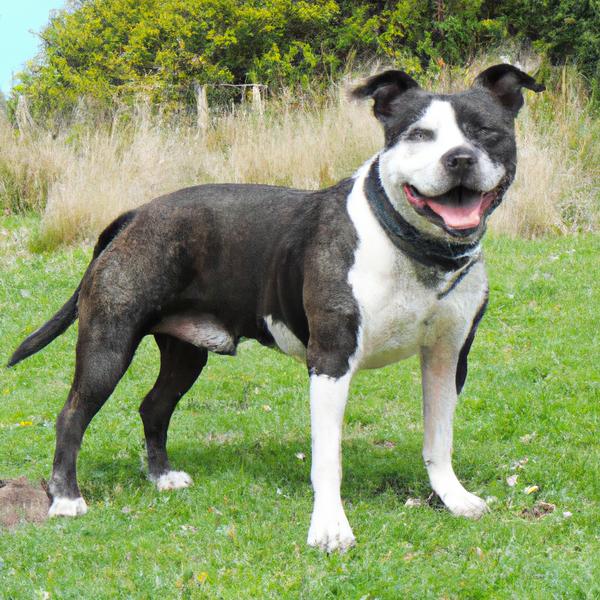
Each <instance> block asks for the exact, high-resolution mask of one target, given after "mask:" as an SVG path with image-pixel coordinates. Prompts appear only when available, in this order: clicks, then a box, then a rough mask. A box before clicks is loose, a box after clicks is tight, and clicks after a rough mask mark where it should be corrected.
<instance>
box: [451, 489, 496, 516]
mask: <svg viewBox="0 0 600 600" xmlns="http://www.w3.org/2000/svg"><path fill="white" fill-rule="evenodd" d="M440 498H441V499H442V502H443V503H444V504H445V505H446V506H447V507H448V510H450V512H451V513H452V514H453V515H456V516H457V517H467V518H469V519H479V518H480V517H481V516H483V515H484V514H485V513H486V512H488V511H489V508H488V505H487V504H486V503H485V501H484V500H482V499H481V498H479V496H476V495H475V494H471V493H470V492H467V490H465V489H464V488H463V489H461V490H460V491H456V492H454V491H453V492H449V493H447V494H445V495H444V496H440Z"/></svg>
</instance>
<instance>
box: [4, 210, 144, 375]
mask: <svg viewBox="0 0 600 600" xmlns="http://www.w3.org/2000/svg"><path fill="white" fill-rule="evenodd" d="M134 216H135V211H134V210H132V211H129V212H126V213H123V214H122V215H121V216H120V217H118V218H117V219H115V220H114V221H113V222H112V223H111V224H110V225H109V226H108V227H107V228H106V229H105V230H104V231H103V232H102V233H101V234H100V236H99V237H98V241H97V242H96V246H95V247H94V254H93V256H92V260H91V262H90V264H89V265H88V268H87V269H86V273H87V272H88V271H89V270H90V267H91V266H92V264H93V263H94V261H95V260H96V259H97V258H98V256H100V254H102V252H103V251H104V249H105V248H106V247H107V246H108V245H109V244H110V242H112V240H113V239H114V238H115V237H117V235H118V234H119V233H120V232H121V231H122V230H123V229H124V228H125V227H126V226H127V225H128V224H129V223H130V222H131V220H132V219H133V217H134ZM84 278H85V274H84V276H83V278H82V280H81V281H82V282H83V279H84ZM80 291H81V282H80V283H79V285H78V286H77V289H76V290H75V291H74V292H73V295H72V296H71V297H70V298H69V299H68V300H67V301H66V302H65V304H64V305H63V306H62V308H61V309H60V310H59V311H58V312H57V313H56V314H55V315H54V316H53V317H52V318H51V319H50V320H49V321H48V322H47V323H45V324H44V325H42V326H41V327H40V328H39V329H38V330H37V331H34V332H33V333H32V334H31V335H30V336H28V337H27V338H26V339H25V340H24V341H23V342H22V343H21V345H20V346H19V347H18V348H17V349H16V350H15V352H14V354H13V355H12V356H11V357H10V360H9V361H8V363H7V365H6V366H7V367H13V366H14V365H16V364H17V363H19V362H21V361H22V360H23V359H25V358H27V357H28V356H31V355H32V354H35V353H36V352H39V351H40V350H41V349H42V348H44V347H45V346H47V345H48V344H49V343H50V342H51V341H52V340H54V339H55V338H57V337H58V336H59V335H61V334H62V333H64V332H65V331H66V330H67V329H68V328H69V327H70V326H71V325H72V324H73V323H74V322H75V320H76V319H77V300H78V299H79V292H80Z"/></svg>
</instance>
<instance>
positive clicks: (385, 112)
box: [352, 70, 419, 122]
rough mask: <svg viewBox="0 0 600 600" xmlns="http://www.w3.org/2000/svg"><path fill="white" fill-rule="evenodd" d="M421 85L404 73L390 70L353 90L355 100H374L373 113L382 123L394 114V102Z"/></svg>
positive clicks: (374, 76)
mask: <svg viewBox="0 0 600 600" xmlns="http://www.w3.org/2000/svg"><path fill="white" fill-rule="evenodd" d="M418 87H419V84H418V83H417V82H416V81H415V80H414V79H413V78H412V77H411V76H410V75H407V74H406V73H405V72H404V71H396V70H389V71H384V72H383V73H379V75H373V77H369V79H367V80H366V81H365V82H364V83H363V84H361V85H359V86H357V87H355V88H354V89H353V90H352V96H353V97H354V98H373V100H374V101H375V103H374V104H373V112H374V113H375V116H376V117H377V118H378V119H379V120H380V121H382V122H385V120H386V118H387V117H390V116H391V115H392V114H393V112H394V111H393V104H394V101H395V100H396V99H397V98H398V97H399V96H401V95H402V94H404V92H406V91H408V90H410V89H412V88H418Z"/></svg>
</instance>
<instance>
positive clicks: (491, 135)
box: [477, 127, 499, 141]
mask: <svg viewBox="0 0 600 600" xmlns="http://www.w3.org/2000/svg"><path fill="white" fill-rule="evenodd" d="M477 135H478V136H479V137H480V138H483V139H486V140H490V141H493V140H495V139H497V138H498V136H499V133H498V132H497V131H496V130H495V129H491V128H489V127H480V128H479V129H478V130H477Z"/></svg>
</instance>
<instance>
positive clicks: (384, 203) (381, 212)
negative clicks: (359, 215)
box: [364, 159, 479, 271]
mask: <svg viewBox="0 0 600 600" xmlns="http://www.w3.org/2000/svg"><path fill="white" fill-rule="evenodd" d="M364 190H365V195H366V197H367V201H368V202H369V206H370V207H371V210H372V211H373V214H374V215H375V217H376V219H377V220H378V221H379V223H380V225H381V226H382V227H383V229H384V231H385V232H386V233H387V236H388V237H389V238H390V240H391V241H392V243H393V244H394V245H395V246H396V247H397V248H399V249H400V250H402V251H403V252H405V253H406V254H408V256H410V257H411V258H413V259H415V260H416V261H418V262H420V263H421V264H423V265H426V266H428V267H439V268H441V269H442V270H444V271H457V270H458V269H462V268H463V267H465V266H466V265H467V264H468V263H469V262H476V260H477V259H478V258H479V253H478V252H474V251H475V249H476V248H477V246H478V245H479V240H477V241H476V242H472V243H470V244H453V243H451V242H444V241H441V240H435V239H433V238H429V237H426V236H425V235H423V234H422V233H421V232H420V231H419V230H418V229H416V228H415V227H413V226H412V225H411V224H410V223H409V222H408V221H406V220H405V219H404V218H403V217H402V216H401V215H400V213H399V212H398V211H397V210H396V209H395V208H394V207H393V206H392V203H391V202H390V200H389V198H388V196H387V194H386V193H385V190H384V189H383V186H382V185H381V179H380V177H379V159H375V160H374V161H373V163H372V164H371V168H370V169H369V173H368V175H367V177H366V178H365V183H364Z"/></svg>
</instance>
